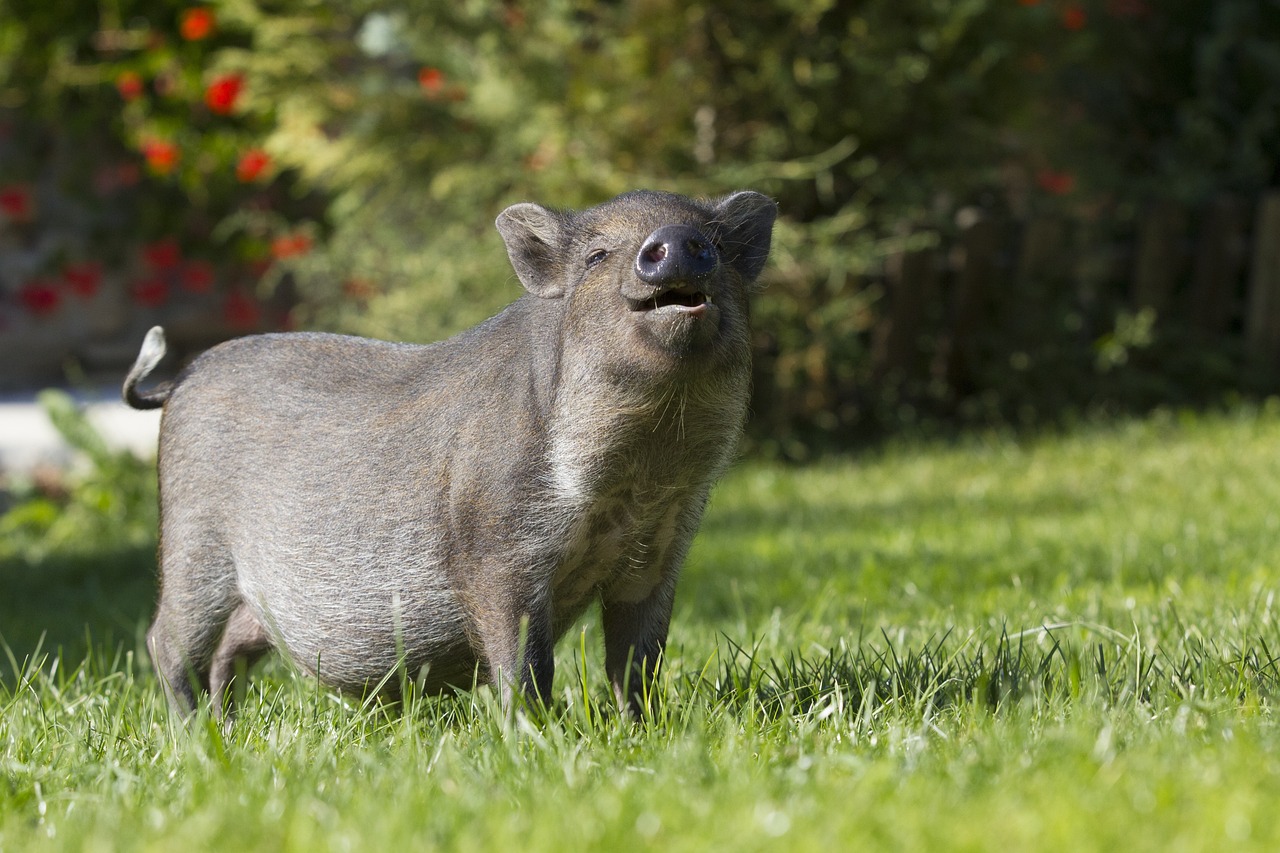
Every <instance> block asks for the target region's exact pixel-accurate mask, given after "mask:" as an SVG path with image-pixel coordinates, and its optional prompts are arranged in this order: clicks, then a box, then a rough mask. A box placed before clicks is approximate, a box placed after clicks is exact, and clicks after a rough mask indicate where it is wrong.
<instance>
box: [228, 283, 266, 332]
mask: <svg viewBox="0 0 1280 853" xmlns="http://www.w3.org/2000/svg"><path fill="white" fill-rule="evenodd" d="M222 316H223V317H224V318H225V319H226V321H227V324H228V325H229V326H231V327H232V328H235V329H252V328H255V327H256V326H257V325H258V324H259V323H260V322H261V321H262V309H261V308H260V307H259V306H258V303H257V302H255V301H254V300H253V298H252V297H251V296H249V295H248V294H246V293H245V292H244V291H242V290H233V291H231V292H230V293H228V294H227V301H226V302H224V303H223V305H222Z"/></svg>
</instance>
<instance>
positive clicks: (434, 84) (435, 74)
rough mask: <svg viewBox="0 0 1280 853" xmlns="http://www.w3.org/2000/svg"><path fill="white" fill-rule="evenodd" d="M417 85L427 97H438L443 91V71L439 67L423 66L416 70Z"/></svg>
mask: <svg viewBox="0 0 1280 853" xmlns="http://www.w3.org/2000/svg"><path fill="white" fill-rule="evenodd" d="M418 85H419V86H421V87H422V91H424V92H426V93H427V97H428V98H438V97H440V94H441V93H442V92H443V91H444V72H443V71H441V70H440V69H439V68H423V69H422V70H420V71H419V72H418Z"/></svg>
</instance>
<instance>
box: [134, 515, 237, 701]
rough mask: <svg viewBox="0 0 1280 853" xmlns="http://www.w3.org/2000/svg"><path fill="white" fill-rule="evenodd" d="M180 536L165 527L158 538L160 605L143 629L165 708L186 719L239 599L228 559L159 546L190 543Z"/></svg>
mask: <svg viewBox="0 0 1280 853" xmlns="http://www.w3.org/2000/svg"><path fill="white" fill-rule="evenodd" d="M182 532H183V531H170V530H168V529H166V530H165V531H164V535H163V536H162V538H161V543H162V551H161V556H160V565H161V570H160V573H161V581H160V605H159V607H157V608H156V618H155V621H154V622H152V623H151V629H150V630H149V631H147V651H148V652H150V654H151V663H152V665H153V666H154V667H155V670H156V674H157V675H158V676H159V678H160V683H161V686H162V687H163V688H164V692H165V697H166V698H167V699H168V700H169V706H170V707H171V708H172V709H173V711H174V713H175V714H177V715H180V716H182V717H186V716H188V715H189V714H191V713H193V712H194V711H195V710H196V705H197V703H198V701H199V695H200V693H201V692H203V691H206V690H208V689H209V672H210V668H211V666H212V664H213V658H214V654H215V652H216V651H217V649H218V647H219V645H220V642H221V640H222V638H223V636H224V635H225V633H226V630H227V626H228V623H229V622H230V621H231V618H232V616H233V615H234V614H235V613H236V611H237V609H238V608H239V607H240V606H241V598H240V591H239V589H238V588H237V587H236V581H235V568H234V564H233V563H232V562H231V560H230V558H229V557H227V558H220V557H216V556H212V554H213V549H212V548H210V547H206V548H205V549H203V550H200V549H179V548H168V547H165V546H166V544H167V543H169V542H183V541H189V540H191V539H194V537H183V536H181V535H180V534H181V533H182Z"/></svg>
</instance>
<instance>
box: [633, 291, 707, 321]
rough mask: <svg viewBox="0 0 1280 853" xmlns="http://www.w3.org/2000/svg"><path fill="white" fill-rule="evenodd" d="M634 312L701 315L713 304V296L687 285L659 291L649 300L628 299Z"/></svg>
mask: <svg viewBox="0 0 1280 853" xmlns="http://www.w3.org/2000/svg"><path fill="white" fill-rule="evenodd" d="M627 301H628V302H629V303H630V304H631V310H632V311H662V312H663V313H667V312H666V311H664V310H663V309H669V310H670V311H672V312H688V313H691V314H694V315H700V314H702V313H703V311H705V310H706V307H707V306H708V305H710V304H711V296H710V294H708V293H707V292H706V291H703V290H699V289H698V288H697V286H696V285H692V284H686V285H681V286H680V287H672V288H668V289H666V290H662V291H659V292H657V293H655V294H653V295H652V296H650V297H648V298H647V299H628V300H627Z"/></svg>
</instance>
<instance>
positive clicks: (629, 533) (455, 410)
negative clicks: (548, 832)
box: [123, 191, 777, 720]
mask: <svg viewBox="0 0 1280 853" xmlns="http://www.w3.org/2000/svg"><path fill="white" fill-rule="evenodd" d="M776 213H777V207H776V205H775V203H774V202H773V201H772V200H770V199H769V198H767V197H766V196H764V195H761V194H759V193H756V192H751V191H741V192H735V193H733V194H731V195H728V196H725V197H723V198H720V199H717V200H709V201H698V200H692V199H688V198H685V197H683V196H679V195H674V194H670V193H664V192H655V191H635V192H629V193H626V194H624V195H621V196H618V197H617V198H615V199H613V200H612V201H609V202H606V203H604V204H601V205H599V206H596V207H592V208H589V209H586V210H583V211H580V212H574V211H562V210H553V209H548V208H545V207H541V206H539V205H536V204H529V203H524V204H516V205H514V206H512V207H509V208H507V209H506V210H505V211H503V212H502V214H501V215H500V216H499V217H498V219H497V222H496V225H497V228H498V231H499V232H500V233H501V235H502V238H503V241H504V242H505V244H506V249H507V254H508V256H509V258H510V261H511V264H512V266H513V267H514V268H515V272H516V275H517V277H518V278H519V280H520V283H521V284H522V285H523V287H524V290H525V291H526V292H525V293H523V294H522V295H521V296H520V297H519V298H518V299H517V300H516V301H515V302H513V303H511V304H510V305H508V306H507V307H506V308H505V309H504V310H503V311H501V312H500V313H498V314H497V315H496V316H494V317H492V318H490V319H489V320H486V321H485V322H483V323H481V324H479V325H478V326H475V327H474V328H472V329H469V330H467V331H464V332H462V333H460V334H458V335H456V336H454V337H452V338H449V339H447V340H444V341H440V342H437V343H433V344H427V345H410V344H402V343H388V342H383V341H377V340H370V339H364V338H357V337H348V336H342V335H335V334H321V333H309V332H299V333H279V334H262V335H252V336H247V337H242V338H238V339H234V340H231V341H228V342H226V343H223V344H220V345H218V346H216V347H213V348H212V349H210V350H208V351H206V352H204V353H203V354H201V355H200V356H198V357H197V358H195V359H194V360H193V361H192V362H191V363H190V364H189V365H188V366H187V367H185V368H184V369H182V370H181V371H180V372H179V373H178V374H177V376H176V377H175V378H174V379H173V380H171V381H167V382H161V383H158V384H157V385H156V386H155V388H154V389H153V390H151V391H142V390H140V388H139V383H140V381H141V380H143V379H144V378H145V377H147V376H148V374H150V373H151V372H152V371H153V370H154V369H155V367H156V366H157V365H158V363H159V362H160V360H161V358H162V357H163V355H164V351H165V344H164V336H163V331H162V330H161V328H160V327H156V328H153V329H152V330H151V331H150V332H149V333H148V334H147V336H146V338H145V340H144V342H143V346H142V349H141V352H140V353H139V355H138V358H137V361H136V362H135V363H134V365H133V367H132V368H131V369H130V371H129V373H128V375H127V377H126V379H125V382H124V388H123V393H124V398H125V400H126V402H128V403H129V404H130V405H131V406H133V407H134V408H138V409H150V408H159V407H163V409H164V411H163V414H162V420H161V428H160V439H159V449H158V478H159V495H160V497H159V500H160V545H159V556H158V559H159V575H160V584H159V586H160V592H159V604H158V606H157V610H156V615H155V619H154V621H153V623H152V625H151V627H150V630H149V631H148V633H147V644H148V650H149V653H150V655H151V658H152V661H153V664H154V666H155V669H156V671H157V674H158V676H159V680H160V682H161V684H162V685H163V689H164V692H165V694H166V696H167V699H168V702H169V704H170V706H171V708H172V709H173V711H174V713H175V715H177V716H180V717H182V718H185V717H187V716H189V714H190V713H191V712H192V711H193V710H194V709H195V708H196V707H197V705H198V702H199V700H200V697H201V696H202V695H203V694H204V693H205V692H208V693H209V696H210V702H211V706H210V707H211V712H212V714H213V715H214V717H215V718H217V719H220V720H221V719H224V718H225V719H227V720H229V719H230V718H229V716H228V715H230V714H231V712H232V709H231V707H230V699H229V697H230V691H229V685H230V684H231V681H232V678H233V675H234V673H235V672H236V671H237V668H239V667H244V668H246V669H247V667H248V666H250V665H252V663H253V662H254V661H255V660H257V659H258V658H259V657H260V656H262V655H263V654H265V653H266V652H268V651H270V650H273V649H274V650H278V651H279V652H280V653H282V654H284V655H285V656H286V657H287V658H288V659H289V660H291V661H292V663H293V664H294V665H296V666H297V667H298V668H300V669H302V670H303V671H305V672H307V673H310V674H311V675H314V676H315V677H317V678H318V679H319V680H320V681H321V682H322V683H324V684H327V685H330V686H333V687H336V688H338V689H340V690H342V691H349V692H355V693H357V694H359V693H366V692H368V691H372V690H379V689H380V690H381V692H383V693H386V694H390V695H392V696H393V697H394V695H396V694H397V691H398V689H399V679H397V678H394V677H392V678H388V675H389V674H391V673H396V672H400V673H405V672H407V673H409V674H410V675H411V677H414V678H416V679H418V680H419V681H420V683H421V684H422V685H423V686H424V688H425V689H426V690H427V691H429V692H443V691H450V690H454V689H466V688H469V687H471V686H473V685H475V684H476V683H488V684H492V685H494V686H495V687H496V688H497V689H498V690H499V691H500V692H499V697H500V701H501V702H502V705H503V707H505V708H508V709H510V708H511V707H512V705H513V704H516V705H521V704H525V703H542V702H546V701H548V700H550V698H551V690H552V679H553V675H554V669H555V662H554V659H553V649H554V646H555V643H556V640H557V639H558V638H559V637H560V636H561V635H563V634H564V633H565V631H566V630H567V629H568V628H569V627H570V626H571V625H572V624H573V623H574V622H575V620H577V619H578V618H579V617H580V616H581V615H582V613H583V612H584V611H585V610H586V608H587V607H588V606H590V605H591V604H593V603H595V602H599V605H600V617H601V621H602V624H603V635H604V647H605V669H606V672H607V676H608V679H609V681H610V684H611V686H612V690H613V692H614V694H615V697H616V700H617V702H618V703H619V706H620V707H621V708H622V710H623V712H630V713H632V714H642V713H643V711H644V708H645V707H646V704H647V701H648V700H647V699H646V697H647V696H648V695H649V694H650V688H651V686H652V684H653V680H654V678H655V677H656V674H657V671H658V666H659V662H660V660H661V658H662V655H663V649H664V646H665V643H666V639H667V633H668V627H669V624H670V619H671V612H672V604H673V601H674V597H675V588H676V581H677V578H678V577H679V574H680V569H681V565H682V564H683V562H684V560H685V555H686V553H687V552H688V550H689V545H690V542H691V541H692V539H693V536H694V533H695V532H696V530H697V528H698V525H699V523H700V521H701V518H702V514H703V510H704V508H705V507H706V504H707V497H708V493H709V491H710V489H711V487H712V484H713V483H714V482H715V481H716V479H717V478H718V477H719V476H720V475H721V474H722V473H723V472H724V470H725V469H726V467H727V466H728V465H729V463H730V461H731V460H732V459H733V457H734V455H735V448H736V446H737V444H738V440H739V436H740V434H741V432H742V429H743V426H744V422H745V420H746V416H747V407H748V397H749V392H750V387H749V385H750V361H751V348H750V325H749V320H750V316H749V315H750V311H749V306H748V296H749V293H750V291H751V290H752V287H753V284H754V283H755V281H756V280H757V277H758V276H759V274H760V272H761V268H762V267H763V265H764V264H765V261H766V259H767V257H768V254H769V248H770V242H771V235H772V229H773V223H774V218H775V216H776ZM401 667H403V668H404V669H400V668H401Z"/></svg>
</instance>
